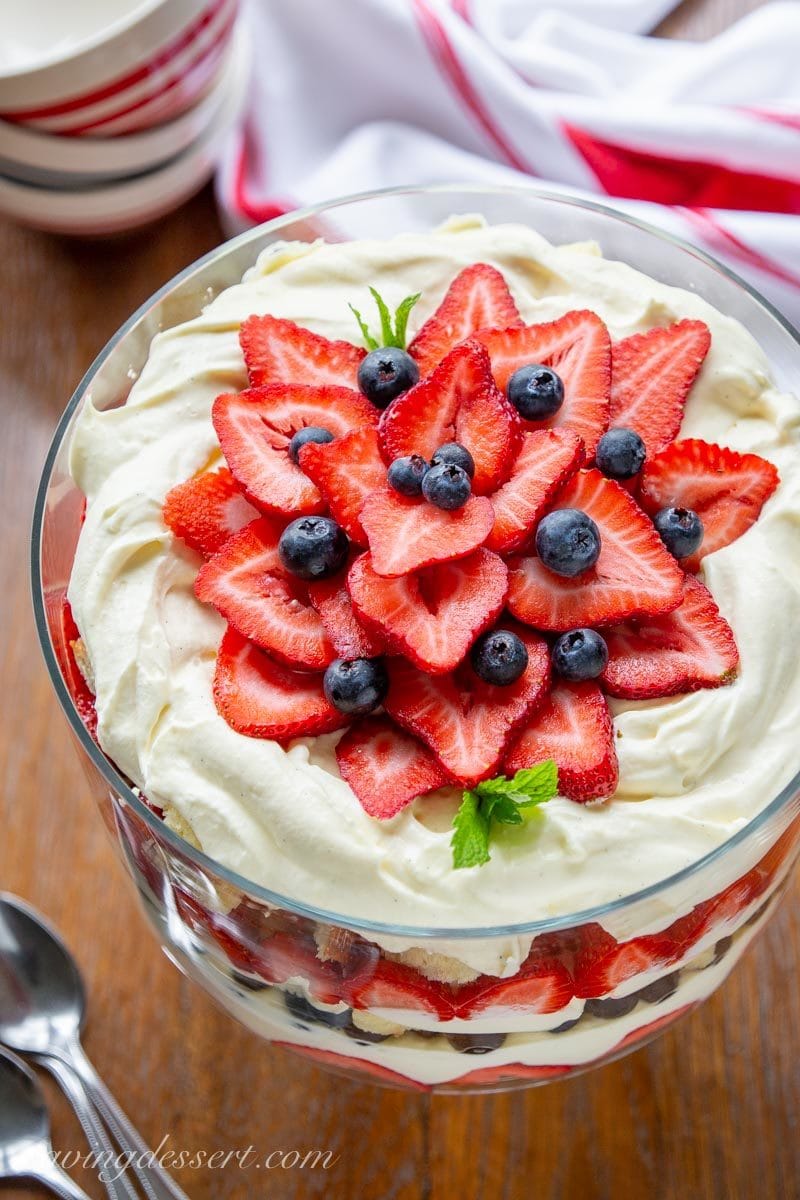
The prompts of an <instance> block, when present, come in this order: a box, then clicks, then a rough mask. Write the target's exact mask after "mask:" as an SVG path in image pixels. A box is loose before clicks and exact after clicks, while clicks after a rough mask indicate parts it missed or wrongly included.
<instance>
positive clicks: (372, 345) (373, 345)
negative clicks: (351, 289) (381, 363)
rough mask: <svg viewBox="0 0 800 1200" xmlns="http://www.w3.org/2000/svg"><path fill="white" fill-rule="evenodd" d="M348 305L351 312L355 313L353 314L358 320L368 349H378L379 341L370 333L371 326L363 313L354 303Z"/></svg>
mask: <svg viewBox="0 0 800 1200" xmlns="http://www.w3.org/2000/svg"><path fill="white" fill-rule="evenodd" d="M348 307H349V309H350V311H351V313H352V314H353V316H354V317H355V319H356V320H357V321H358V324H359V328H360V329H361V336H362V337H363V339H364V345H365V346H366V347H367V349H368V350H377V349H378V343H377V342H376V341H375V338H374V337H373V336H372V334H371V333H370V331H369V326H368V325H367V322H366V321H365V320H364V318H363V317H362V315H361V313H360V312H359V311H358V309H357V308H355V307H354V306H353V305H352V304H350V305H348Z"/></svg>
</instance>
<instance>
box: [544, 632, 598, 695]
mask: <svg viewBox="0 0 800 1200" xmlns="http://www.w3.org/2000/svg"><path fill="white" fill-rule="evenodd" d="M607 662H608V646H607V645H606V642H605V638H603V637H601V636H600V634H599V633H595V631H594V629H571V630H570V631H569V633H562V635H561V637H560V638H559V639H558V641H557V642H556V644H555V646H554V647H553V666H554V667H555V669H556V671H558V673H559V675H560V676H561V678H562V679H569V680H570V682H572V683H577V682H578V681H579V680H581V679H597V676H598V675H602V673H603V671H604V670H605V666H606V663H607Z"/></svg>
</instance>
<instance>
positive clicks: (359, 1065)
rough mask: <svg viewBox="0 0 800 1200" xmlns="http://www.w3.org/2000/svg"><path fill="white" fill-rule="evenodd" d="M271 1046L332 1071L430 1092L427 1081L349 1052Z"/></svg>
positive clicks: (284, 1044)
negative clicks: (354, 1073) (369, 1076)
mask: <svg viewBox="0 0 800 1200" xmlns="http://www.w3.org/2000/svg"><path fill="white" fill-rule="evenodd" d="M272 1045H273V1046H280V1047H282V1048H283V1049H284V1050H291V1051H292V1052H293V1053H295V1054H300V1055H302V1056H303V1058H310V1059H311V1060H312V1062H318V1063H321V1064H322V1065H323V1066H324V1067H330V1068H332V1069H333V1070H334V1071H337V1070H338V1071H340V1072H345V1073H346V1074H347V1075H352V1074H353V1072H357V1073H359V1074H362V1075H371V1076H372V1077H373V1078H374V1079H378V1080H380V1081H382V1082H383V1083H388V1084H391V1085H392V1087H402V1088H407V1089H408V1090H409V1091H412V1092H430V1091H432V1090H433V1089H432V1087H431V1085H430V1084H428V1083H418V1082H417V1080H416V1079H412V1078H411V1077H410V1076H409V1075H401V1074H400V1072H399V1071H392V1070H391V1069H390V1068H389V1067H384V1066H383V1065H382V1064H381V1063H374V1062H369V1061H368V1060H367V1059H365V1058H353V1056H352V1055H351V1054H337V1053H336V1051H335V1050H320V1049H318V1047H316V1046H314V1047H313V1048H312V1047H311V1046H298V1045H296V1044H295V1043H294V1042H273V1043H272Z"/></svg>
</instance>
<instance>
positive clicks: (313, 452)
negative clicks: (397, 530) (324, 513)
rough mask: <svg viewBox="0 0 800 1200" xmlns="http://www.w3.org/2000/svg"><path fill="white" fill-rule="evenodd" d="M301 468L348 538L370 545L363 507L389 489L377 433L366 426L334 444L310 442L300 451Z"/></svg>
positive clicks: (338, 439) (361, 544) (363, 544)
mask: <svg viewBox="0 0 800 1200" xmlns="http://www.w3.org/2000/svg"><path fill="white" fill-rule="evenodd" d="M300 467H301V468H302V470H303V471H304V472H305V474H306V475H308V477H309V479H311V480H312V481H313V482H314V483H315V484H316V485H317V487H318V488H319V490H320V492H321V493H322V496H323V498H324V499H325V501H326V502H327V505H328V508H329V509H330V513H331V516H332V517H333V519H334V520H335V521H338V522H339V524H340V525H341V526H342V528H343V529H344V531H345V533H346V534H347V536H348V537H350V538H352V540H353V541H354V542H356V543H357V544H358V545H359V546H366V545H367V536H366V534H365V533H364V529H363V526H362V524H361V518H360V513H361V508H362V505H363V504H364V501H365V500H366V498H367V496H369V495H370V494H371V493H372V492H376V491H379V490H380V489H382V488H385V487H386V464H385V463H384V461H383V459H382V458H381V452H380V449H379V447H378V434H377V431H376V430H375V429H374V428H372V426H365V427H364V428H363V429H354V430H353V431H352V432H351V433H347V434H345V436H344V437H341V438H336V439H335V440H334V441H332V442H308V443H307V444H306V445H305V446H303V448H302V449H301V451H300Z"/></svg>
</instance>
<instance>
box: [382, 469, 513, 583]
mask: <svg viewBox="0 0 800 1200" xmlns="http://www.w3.org/2000/svg"><path fill="white" fill-rule="evenodd" d="M361 524H362V525H363V527H364V531H365V533H366V535H367V538H368V540H369V548H370V553H371V555H372V567H373V570H375V571H376V572H377V573H378V574H379V575H387V576H397V575H408V574H409V572H410V571H419V570H421V568H422V567H430V566H432V565H433V563H437V562H450V561H451V560H452V559H456V558H465V557H466V556H467V555H468V554H472V552H473V551H474V550H477V549H478V547H479V546H480V545H482V544H483V542H485V541H486V538H487V537H488V536H489V534H490V532H491V530H492V526H493V525H494V509H493V508H492V505H491V503H490V502H489V501H488V500H487V499H486V497H485V496H470V498H469V499H468V500H467V503H466V504H465V505H464V507H463V508H459V509H458V510H457V511H455V512H447V511H445V509H442V508H436V507H435V506H434V505H433V504H428V502H427V501H426V500H423V499H422V498H420V499H410V498H409V497H407V496H400V495H398V493H397V492H394V491H392V490H391V488H385V489H384V490H382V491H380V492H373V494H372V495H371V496H368V497H367V499H366V501H365V502H364V506H363V508H362V509H361Z"/></svg>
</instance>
